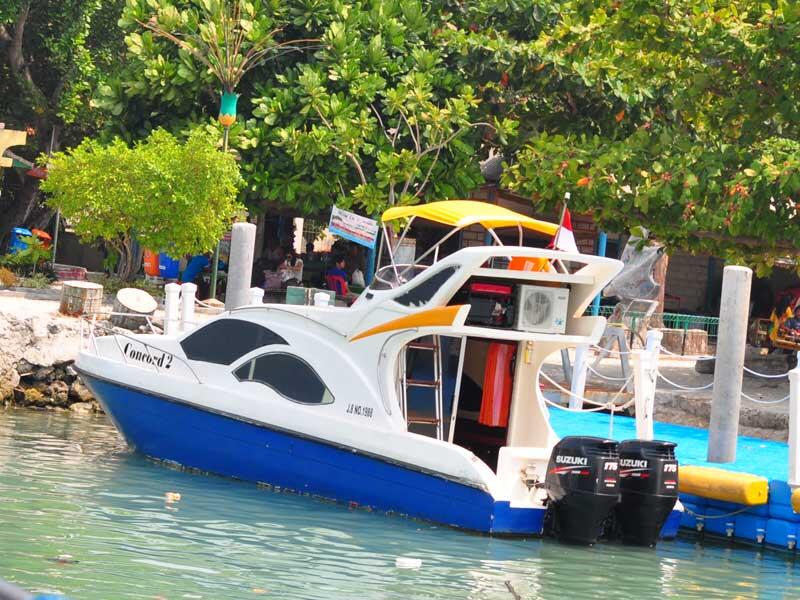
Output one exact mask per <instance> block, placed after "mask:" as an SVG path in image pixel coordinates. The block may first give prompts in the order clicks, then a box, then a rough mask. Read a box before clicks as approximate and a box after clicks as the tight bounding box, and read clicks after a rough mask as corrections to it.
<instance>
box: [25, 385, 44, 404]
mask: <svg viewBox="0 0 800 600" xmlns="http://www.w3.org/2000/svg"><path fill="white" fill-rule="evenodd" d="M22 398H23V400H22V401H23V403H24V404H25V405H26V406H46V405H47V404H48V400H47V398H46V397H45V395H44V394H42V392H40V391H39V390H37V389H36V388H28V389H27V390H23V392H22Z"/></svg>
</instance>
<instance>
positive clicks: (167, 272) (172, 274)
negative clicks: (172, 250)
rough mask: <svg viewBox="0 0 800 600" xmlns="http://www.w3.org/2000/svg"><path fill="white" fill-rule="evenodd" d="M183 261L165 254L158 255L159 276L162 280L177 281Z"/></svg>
mask: <svg viewBox="0 0 800 600" xmlns="http://www.w3.org/2000/svg"><path fill="white" fill-rule="evenodd" d="M180 264H181V261H180V260H179V259H177V258H172V257H171V256H169V255H167V254H164V253H163V252H162V253H161V254H159V255H158V274H159V276H160V277H161V278H162V279H177V278H178V272H179V271H180Z"/></svg>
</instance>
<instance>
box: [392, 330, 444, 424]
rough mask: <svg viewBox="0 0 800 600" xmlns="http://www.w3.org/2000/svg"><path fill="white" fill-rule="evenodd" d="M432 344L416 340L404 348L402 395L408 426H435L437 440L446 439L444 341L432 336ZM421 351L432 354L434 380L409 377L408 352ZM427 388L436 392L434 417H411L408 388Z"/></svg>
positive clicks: (404, 414)
mask: <svg viewBox="0 0 800 600" xmlns="http://www.w3.org/2000/svg"><path fill="white" fill-rule="evenodd" d="M430 338H431V341H430V342H423V341H420V340H415V341H413V342H409V343H408V344H406V346H405V347H404V348H403V356H402V361H401V368H402V375H401V376H402V385H401V393H402V400H403V416H404V417H405V419H406V423H407V424H408V425H435V426H436V439H437V440H442V439H444V428H443V421H444V415H443V410H442V404H443V396H444V378H443V376H442V341H441V338H440V336H438V335H432V336H430ZM409 349H411V350H420V351H427V352H430V353H431V357H432V359H433V379H413V378H410V377H409V376H408V356H407V351H408V350H409ZM412 387H417V388H427V389H432V390H433V391H434V403H435V407H434V416H433V417H424V416H410V415H409V414H408V388H412Z"/></svg>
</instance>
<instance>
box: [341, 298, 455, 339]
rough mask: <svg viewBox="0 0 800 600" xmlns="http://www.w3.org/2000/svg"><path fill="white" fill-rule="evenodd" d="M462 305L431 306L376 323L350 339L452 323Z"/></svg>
mask: <svg viewBox="0 0 800 600" xmlns="http://www.w3.org/2000/svg"><path fill="white" fill-rule="evenodd" d="M464 306H467V305H466V304H461V305H458V306H437V307H436V308H431V309H428V310H424V311H422V312H418V313H414V314H411V315H407V316H405V317H400V318H399V319H394V320H392V321H388V322H387V323H384V324H382V325H378V326H377V327H373V328H372V329H367V330H366V331H362V332H361V333H359V334H358V335H355V336H353V337H352V338H351V339H350V341H351V342H355V341H356V340H360V339H362V338H365V337H369V336H371V335H375V334H378V333H386V332H388V331H399V330H401V329H417V328H419V327H439V326H447V325H452V324H453V323H454V322H455V320H456V317H457V316H458V311H459V310H461V308H462V307H464Z"/></svg>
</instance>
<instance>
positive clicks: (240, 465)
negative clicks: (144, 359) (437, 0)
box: [81, 372, 546, 535]
mask: <svg viewBox="0 0 800 600" xmlns="http://www.w3.org/2000/svg"><path fill="white" fill-rule="evenodd" d="M81 376H82V378H83V380H84V381H85V382H86V384H87V385H88V387H89V388H90V389H91V391H92V392H93V394H94V395H95V397H96V398H97V399H98V400H99V401H100V403H101V404H102V406H103V408H104V410H105V411H106V413H108V415H109V416H110V418H111V419H112V420H113V421H114V423H115V425H116V426H117V428H118V429H119V431H120V432H121V433H122V435H123V436H124V437H125V438H126V440H127V441H128V443H129V444H130V445H131V446H132V447H133V448H135V449H136V450H137V451H138V452H140V453H142V454H144V455H146V456H149V457H152V458H156V459H160V460H167V461H173V462H175V463H178V464H180V465H182V466H185V467H192V468H196V469H200V470H203V471H208V472H212V473H217V474H220V475H227V476H230V477H235V478H238V479H243V480H246V481H252V482H260V483H268V484H270V485H273V486H275V487H280V488H281V489H284V490H287V491H294V492H297V493H301V494H310V495H314V496H320V497H323V498H328V499H332V500H336V501H340V502H347V503H356V504H358V505H359V506H361V507H369V508H372V509H376V510H380V511H385V512H394V513H399V514H403V515H407V516H409V517H413V518H419V519H424V520H428V521H433V522H437V523H442V524H446V525H449V526H452V527H457V528H462V529H468V530H473V531H479V532H484V533H492V534H505V535H540V534H541V533H542V532H543V527H544V515H545V512H546V511H545V510H544V509H539V508H512V507H511V506H510V503H509V502H507V501H496V500H495V499H494V498H493V497H492V496H491V494H489V493H488V491H486V490H485V489H481V488H479V487H477V486H471V485H467V484H464V483H461V482H458V481H454V480H452V479H448V478H447V477H445V476H442V475H440V474H436V473H431V472H425V471H423V470H421V469H418V468H414V467H412V466H410V465H404V464H400V463H398V462H396V461H393V460H391V459H387V458H383V457H380V456H375V455H370V454H367V453H364V452H361V451H359V450H357V449H355V448H347V447H343V446H338V445H335V444H333V443H330V442H328V441H324V440H320V439H312V438H309V437H305V436H301V435H299V434H297V433H296V432H289V431H285V430H279V429H277V428H273V427H270V426H268V425H265V424H263V423H256V422H251V421H248V420H245V419H242V418H241V417H237V416H234V415H230V414H224V413H221V412H216V411H213V410H210V409H207V408H199V407H197V406H193V405H191V404H189V403H187V402H184V401H181V400H179V399H174V398H167V397H164V396H160V395H156V394H153V393H151V392H147V391H144V390H140V389H135V388H133V387H128V386H125V385H121V384H118V383H112V382H110V381H107V380H104V379H100V378H98V377H95V376H92V375H89V374H87V373H85V372H82V373H81Z"/></svg>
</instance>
